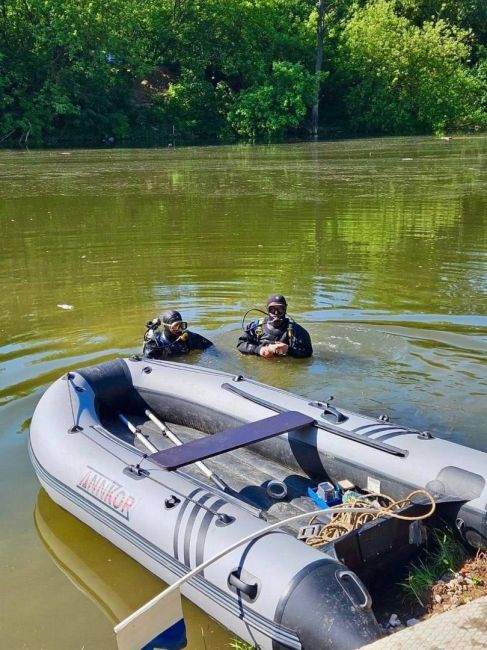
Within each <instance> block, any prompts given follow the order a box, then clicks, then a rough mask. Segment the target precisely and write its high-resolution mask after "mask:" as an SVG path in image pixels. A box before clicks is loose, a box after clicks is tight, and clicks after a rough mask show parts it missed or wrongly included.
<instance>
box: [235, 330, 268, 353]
mask: <svg viewBox="0 0 487 650" xmlns="http://www.w3.org/2000/svg"><path fill="white" fill-rule="evenodd" d="M253 325H254V323H251V324H250V325H248V326H247V328H246V329H245V331H244V333H243V334H241V335H240V336H239V338H238V341H237V350H238V351H239V352H241V353H242V354H259V352H260V350H261V348H262V345H261V344H260V343H259V339H258V338H257V335H256V334H255V329H254V327H253Z"/></svg>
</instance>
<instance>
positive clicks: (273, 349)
mask: <svg viewBox="0 0 487 650" xmlns="http://www.w3.org/2000/svg"><path fill="white" fill-rule="evenodd" d="M249 311H252V310H249ZM258 311H260V310H258ZM286 311H287V302H286V299H285V298H284V296H282V295H281V294H273V295H272V296H269V298H268V300H267V313H266V312H262V313H264V314H265V316H264V317H263V318H257V319H255V320H254V321H252V322H251V323H250V324H249V325H247V327H245V329H244V332H243V334H242V335H241V336H240V337H239V339H238V343H237V349H238V350H239V351H240V352H241V353H242V354H257V355H259V356H261V357H264V358H265V359H269V358H270V357H276V356H289V357H296V358H301V359H302V358H305V357H310V356H311V355H312V354H313V348H312V346H311V338H310V335H309V334H308V332H307V331H306V330H305V329H304V327H301V325H298V323H296V321H294V320H293V319H292V318H290V317H288V316H287V315H286ZM248 313H249V312H247V314H248ZM247 314H245V316H246V315H247ZM245 316H244V318H243V321H242V328H243V322H244V321H245Z"/></svg>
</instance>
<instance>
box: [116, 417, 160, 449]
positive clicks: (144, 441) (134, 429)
mask: <svg viewBox="0 0 487 650" xmlns="http://www.w3.org/2000/svg"><path fill="white" fill-rule="evenodd" d="M118 417H119V418H120V419H121V420H122V422H123V423H124V424H125V426H127V427H128V428H129V429H130V431H131V432H132V433H133V434H134V436H135V437H136V438H137V439H138V440H140V442H141V443H142V444H143V445H144V446H145V447H146V448H147V449H148V450H149V451H150V453H151V454H155V453H156V452H157V451H159V450H158V449H157V447H154V445H153V444H152V443H151V442H150V441H149V440H147V438H146V437H145V436H144V435H143V434H142V433H141V431H140V429H137V427H134V425H133V424H132V422H130V421H129V420H127V418H126V417H125V415H122V414H121V413H119V414H118Z"/></svg>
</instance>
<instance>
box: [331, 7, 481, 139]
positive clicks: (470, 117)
mask: <svg viewBox="0 0 487 650" xmlns="http://www.w3.org/2000/svg"><path fill="white" fill-rule="evenodd" d="M469 38H470V34H469V32H466V31H465V30H462V29H459V28H456V27H451V26H450V25H448V24H447V23H446V22H445V21H443V20H438V21H436V22H425V23H423V25H422V26H421V27H418V26H416V25H413V24H412V23H411V22H410V21H409V20H408V19H407V18H404V17H401V16H398V15H397V14H396V13H395V11H394V4H393V2H390V1H389V0H376V1H375V2H373V3H371V4H368V5H366V6H365V7H364V8H363V9H359V10H357V11H356V12H355V13H354V15H353V16H352V17H351V19H350V20H349V21H348V22H347V23H346V24H345V25H344V26H343V31H342V33H341V38H340V45H339V48H338V59H337V66H338V67H339V68H340V72H341V74H342V78H343V80H344V81H345V83H346V86H347V88H346V91H345V94H346V107H347V112H348V115H349V117H350V121H351V124H352V125H353V127H355V129H357V130H359V131H365V132H376V133H397V134H398V133H401V134H407V133H428V132H435V133H441V132H444V131H445V130H452V129H457V128H465V127H468V128H482V127H485V125H486V124H487V115H486V113H485V111H484V109H483V108H482V101H481V98H482V96H484V95H485V92H486V87H485V83H484V82H483V81H482V79H481V78H480V77H479V76H478V75H476V74H475V73H474V72H472V71H471V70H470V69H469V68H468V67H467V62H468V59H469V54H470V45H469Z"/></svg>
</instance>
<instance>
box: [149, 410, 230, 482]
mask: <svg viewBox="0 0 487 650" xmlns="http://www.w3.org/2000/svg"><path fill="white" fill-rule="evenodd" d="M145 414H146V415H147V417H148V418H149V419H150V420H152V422H154V424H155V425H156V426H158V427H159V429H160V430H161V431H162V432H163V433H164V434H166V436H167V437H168V438H169V440H171V442H173V443H174V444H175V445H176V446H178V447H180V446H181V445H183V444H184V443H183V442H182V440H180V439H179V438H178V437H177V435H176V434H175V433H174V432H173V431H171V429H169V427H168V426H167V425H166V424H164V422H161V420H159V418H158V417H156V416H155V415H154V413H152V411H149V409H146V410H145ZM156 451H157V450H156ZM195 465H196V466H197V467H198V469H200V470H201V471H202V472H203V474H205V476H207V477H208V478H209V479H211V480H212V481H213V483H214V484H215V485H216V486H217V487H218V488H220V490H223V491H224V492H225V491H226V490H229V487H228V485H227V484H226V483H225V481H224V480H223V479H221V478H220V477H219V476H218V475H217V474H215V473H214V472H212V471H211V470H210V469H209V468H208V467H206V465H205V464H204V463H202V462H201V461H196V463H195Z"/></svg>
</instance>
